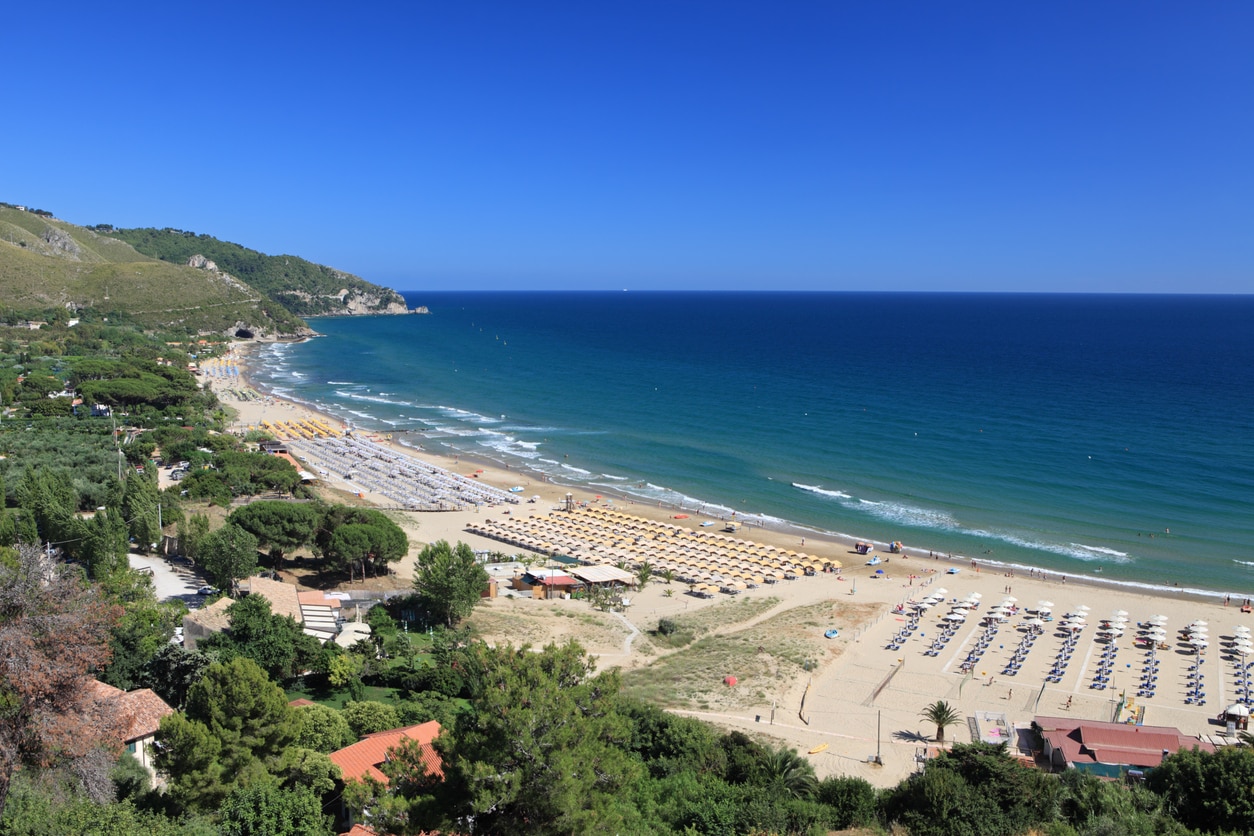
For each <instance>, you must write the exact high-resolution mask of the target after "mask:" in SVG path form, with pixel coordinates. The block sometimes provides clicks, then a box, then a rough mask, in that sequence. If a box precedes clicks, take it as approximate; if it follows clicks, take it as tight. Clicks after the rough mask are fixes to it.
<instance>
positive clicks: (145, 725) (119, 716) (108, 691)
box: [87, 679, 174, 779]
mask: <svg viewBox="0 0 1254 836" xmlns="http://www.w3.org/2000/svg"><path fill="white" fill-rule="evenodd" d="M87 689H88V694H87V696H88V699H89V700H90V701H91V703H92V705H93V706H94V710H96V711H98V712H99V713H100V715H101V717H102V719H104V722H105V723H106V726H107V728H109V730H110V731H111V732H112V734H113V735H114V736H115V737H116V738H117V740H118V742H119V743H121V744H123V745H124V746H126V751H128V752H130V753H131V754H132V755H134V756H135V760H137V761H139V764H140V766H142V767H144V769H146V770H148V772H149V774H150V775H152V777H153V778H154V779H156V777H157V772H156V768H155V767H154V765H153V761H152V744H153V740H154V739H155V737H156V734H157V730H158V729H159V728H160V727H161V718H162V717H165V716H166V715H167V714H173V713H174V709H173V708H171V707H170V706H169V704H168V703H166V701H165V700H163V699H161V697H159V696H157V694H156V692H154V691H153V690H152V689H151V688H141V689H139V690H138V691H123V690H121V689H118V688H114V687H113V686H112V685H106V684H105V683H103V682H100V681H99V680H95V679H93V680H91V681H90V682H88V684H87Z"/></svg>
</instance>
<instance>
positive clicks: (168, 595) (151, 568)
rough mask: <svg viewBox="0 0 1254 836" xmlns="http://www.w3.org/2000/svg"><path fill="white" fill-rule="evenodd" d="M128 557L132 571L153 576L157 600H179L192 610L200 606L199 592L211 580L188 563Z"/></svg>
mask: <svg viewBox="0 0 1254 836" xmlns="http://www.w3.org/2000/svg"><path fill="white" fill-rule="evenodd" d="M127 557H128V558H129V560H130V564H131V568H132V569H139V570H141V571H145V572H149V573H151V574H152V580H153V585H154V586H155V587H156V589H157V600H159V601H169V600H173V599H176V598H177V599H179V600H181V601H183V602H184V603H186V604H187V606H189V607H191V608H192V609H196V608H197V607H198V606H200V601H201V600H202V596H201V595H199V594H198V593H197V590H198V589H200V588H201V587H203V586H205V585H206V584H208V583H209V580H208V579H207V578H205V577H204V576H203V575H201V574H200V573H198V572H197V571H196V569H195V568H194V567H193V566H191V565H190V564H188V563H180V562H177V561H176V560H170V559H166V558H164V557H161V556H160V555H145V554H135V553H134V552H131V553H130V554H129V555H127Z"/></svg>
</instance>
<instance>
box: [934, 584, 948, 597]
mask: <svg viewBox="0 0 1254 836" xmlns="http://www.w3.org/2000/svg"><path fill="white" fill-rule="evenodd" d="M933 594H934V595H948V594H949V590H948V589H945V587H943V586H942V587H941V588H940V589H938V590H936V592H934V593H933Z"/></svg>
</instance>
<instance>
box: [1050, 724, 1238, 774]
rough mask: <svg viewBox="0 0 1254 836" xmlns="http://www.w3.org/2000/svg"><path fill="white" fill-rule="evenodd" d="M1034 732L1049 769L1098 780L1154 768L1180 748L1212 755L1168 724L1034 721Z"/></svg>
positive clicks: (1203, 745) (1200, 742)
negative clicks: (1075, 771) (1086, 774)
mask: <svg viewBox="0 0 1254 836" xmlns="http://www.w3.org/2000/svg"><path fill="white" fill-rule="evenodd" d="M1032 728H1033V730H1035V731H1036V732H1037V733H1039V734H1040V736H1041V740H1042V749H1041V755H1042V756H1043V757H1044V758H1045V760H1046V761H1047V762H1048V763H1049V766H1050V768H1051V769H1052V770H1053V771H1058V772H1060V771H1062V770H1064V769H1080V770H1083V771H1085V772H1091V773H1093V774H1095V775H1097V776H1099V777H1102V778H1118V777H1119V776H1120V775H1121V774H1122V773H1123V772H1126V771H1127V770H1129V769H1152V768H1154V767H1156V766H1158V765H1159V764H1160V763H1162V762H1163V758H1165V757H1166V756H1167V755H1173V754H1175V753H1176V752H1178V751H1180V750H1181V749H1201V750H1202V751H1203V752H1209V753H1211V754H1214V752H1215V747H1214V746H1213V745H1211V744H1210V743H1207V742H1206V741H1204V740H1199V739H1198V738H1196V737H1189V736H1188V735H1186V734H1184V733H1183V732H1181V731H1180V730H1179V729H1176V728H1172V727H1170V726H1130V725H1128V724H1126V723H1104V722H1099V721H1096V720H1080V719H1076V718H1074V717H1036V718H1035V719H1033V721H1032Z"/></svg>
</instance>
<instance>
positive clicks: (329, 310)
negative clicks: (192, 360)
mask: <svg viewBox="0 0 1254 836" xmlns="http://www.w3.org/2000/svg"><path fill="white" fill-rule="evenodd" d="M93 229H95V230H96V231H98V232H101V233H102V234H104V235H108V236H113V237H115V238H117V239H120V240H122V241H125V242H126V243H128V244H130V245H131V246H132V247H134V248H135V249H136V250H137V251H139V252H140V253H142V254H144V255H147V256H151V257H153V258H158V259H160V260H162V261H166V262H171V263H173V264H186V263H187V261H188V259H190V258H192V257H194V256H198V255H199V256H204V257H205V258H207V259H209V260H210V261H213V262H214V263H215V264H216V265H217V266H218V267H219V268H220V269H221V270H224V271H226V272H227V273H229V274H231V275H232V276H235V277H237V278H239V279H240V280H242V281H244V282H246V283H247V284H248V285H249V286H250V287H252V288H254V289H255V290H257V291H259V292H261V293H262V294H264V295H266V296H268V297H269V298H270V299H273V300H274V301H276V302H278V303H279V304H280V305H282V306H283V307H285V308H287V309H288V310H289V311H291V312H292V313H294V314H296V315H297V316H326V315H337V314H361V313H404V312H405V300H404V299H402V298H401V296H400V294H398V293H396V292H395V291H393V290H389V289H388V288H385V287H379V286H378V285H374V284H371V283H370V282H367V281H365V280H364V279H361V278H359V277H357V276H354V275H352V274H350V273H344V272H342V271H340V270H336V269H334V268H331V267H326V266H324V265H321V264H314V263H313V262H311V261H306V260H305V259H303V258H299V257H297V256H294V255H266V254H264V253H260V252H258V251H256V250H250V249H248V248H247V247H242V246H240V245H239V244H232V243H230V242H228V241H220V240H218V239H217V238H214V237H212V236H210V235H203V234H202V235H197V234H196V233H194V232H184V231H183V230H178V229H169V228H167V229H151V228H146V229H113V228H112V227H109V226H106V225H102V226H98V227H93Z"/></svg>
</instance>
